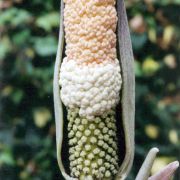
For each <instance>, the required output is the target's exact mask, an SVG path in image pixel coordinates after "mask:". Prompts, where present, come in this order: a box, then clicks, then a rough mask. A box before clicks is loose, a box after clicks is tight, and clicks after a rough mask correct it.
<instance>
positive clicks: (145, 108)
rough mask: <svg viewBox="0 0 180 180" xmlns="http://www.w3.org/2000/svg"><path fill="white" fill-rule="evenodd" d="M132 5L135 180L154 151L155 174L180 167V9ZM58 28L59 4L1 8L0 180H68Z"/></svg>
mask: <svg viewBox="0 0 180 180" xmlns="http://www.w3.org/2000/svg"><path fill="white" fill-rule="evenodd" d="M126 4H127V12H128V18H129V25H130V29H131V37H132V44H133V49H134V56H135V72H136V156H135V163H134V166H133V170H132V172H131V175H130V177H129V179H133V178H134V176H135V174H136V173H137V170H138V169H139V167H140V165H141V164H142V161H143V159H144V157H145V155H146V153H147V152H148V150H149V149H150V148H151V147H153V146H157V147H158V148H159V149H160V153H159V156H158V158H157V159H156V161H155V164H154V166H153V172H155V171H157V170H158V169H159V168H161V167H163V166H164V165H165V164H167V163H168V162H170V161H172V160H174V159H179V160H180V141H179V136H180V91H179V90H180V73H179V67H180V61H179V55H180V54H179V53H180V51H179V48H180V26H179V25H180V18H179V17H180V1H179V0H141V1H140V0H127V1H126ZM58 27H59V1H57V0H46V1H44V0H26V1H25V0H0V179H1V178H2V179H3V180H28V179H31V180H41V179H42V180H50V179H52V180H55V179H63V178H62V176H61V175H60V172H59V169H58V166H57V162H56V149H55V124H54V113H53V97H52V80H53V68H54V61H55V54H56V49H57V41H58V30H59V29H58ZM175 179H180V172H177V173H176V177H175Z"/></svg>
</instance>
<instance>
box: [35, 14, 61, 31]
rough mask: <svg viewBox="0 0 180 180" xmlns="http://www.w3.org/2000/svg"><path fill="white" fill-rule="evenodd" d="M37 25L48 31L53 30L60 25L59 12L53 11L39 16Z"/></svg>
mask: <svg viewBox="0 0 180 180" xmlns="http://www.w3.org/2000/svg"><path fill="white" fill-rule="evenodd" d="M36 25H37V26H38V27H40V28H43V29H44V30H46V31H48V32H49V31H51V30H52V28H54V27H58V26H59V13H57V12H51V13H48V14H47V15H44V16H40V17H38V18H37V20H36Z"/></svg>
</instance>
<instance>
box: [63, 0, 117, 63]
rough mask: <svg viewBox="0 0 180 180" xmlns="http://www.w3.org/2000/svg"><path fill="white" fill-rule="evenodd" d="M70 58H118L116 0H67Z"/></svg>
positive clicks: (82, 61) (65, 25)
mask: <svg viewBox="0 0 180 180" xmlns="http://www.w3.org/2000/svg"><path fill="white" fill-rule="evenodd" d="M65 3H66V5H65V9H64V27H65V38H66V43H67V45H66V55H67V58H68V59H69V60H70V59H75V60H76V61H78V62H80V63H92V62H97V63H101V62H103V61H106V60H107V61H113V60H114V59H115V58H116V48H115V47H116V35H115V30H116V22H117V15H116V10H115V7H114V0H89V1H87V0H74V1H72V0H71V1H68V0H66V1H65Z"/></svg>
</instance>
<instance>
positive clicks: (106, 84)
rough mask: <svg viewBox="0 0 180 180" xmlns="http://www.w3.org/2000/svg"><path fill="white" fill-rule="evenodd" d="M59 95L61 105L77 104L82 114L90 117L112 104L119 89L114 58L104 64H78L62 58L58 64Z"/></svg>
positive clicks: (118, 68) (113, 105)
mask: <svg viewBox="0 0 180 180" xmlns="http://www.w3.org/2000/svg"><path fill="white" fill-rule="evenodd" d="M59 83H60V85H61V87H62V88H61V98H62V101H63V103H64V104H65V106H67V107H70V108H75V107H79V108H80V110H79V113H80V115H81V116H83V117H87V118H89V119H92V118H93V117H94V116H95V115H100V114H102V113H104V112H105V111H107V110H109V109H111V108H113V107H115V106H116V105H117V104H118V102H119V92H120V88H121V76H120V66H119V62H118V60H115V61H114V62H113V63H106V64H95V65H93V64H90V65H88V66H79V65H78V64H77V62H76V61H73V60H71V61H68V60H67V58H65V59H64V61H63V63H62V65H61V73H60V81H59Z"/></svg>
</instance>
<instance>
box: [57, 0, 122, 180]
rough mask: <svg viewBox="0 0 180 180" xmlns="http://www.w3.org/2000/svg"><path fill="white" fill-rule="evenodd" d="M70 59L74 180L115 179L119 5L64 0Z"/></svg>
mask: <svg viewBox="0 0 180 180" xmlns="http://www.w3.org/2000/svg"><path fill="white" fill-rule="evenodd" d="M64 3H65V8H64V28H65V40H66V47H65V55H66V57H65V58H64V59H63V62H62V64H61V68H60V74H59V85H60V87H61V91H60V95H61V100H62V102H63V103H64V105H65V106H66V108H67V109H68V115H67V119H68V121H69V122H68V132H69V133H68V140H69V154H70V156H69V161H70V171H71V176H72V177H74V178H77V179H80V180H84V179H89V180H93V179H103V180H109V179H112V178H113V177H115V175H116V174H117V169H118V147H117V133H116V120H115V111H114V109H115V107H116V105H117V104H118V103H119V101H120V89H121V83H122V80H121V74H120V64H119V61H118V59H117V55H116V34H115V31H116V25H117V13H116V9H115V0H64Z"/></svg>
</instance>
